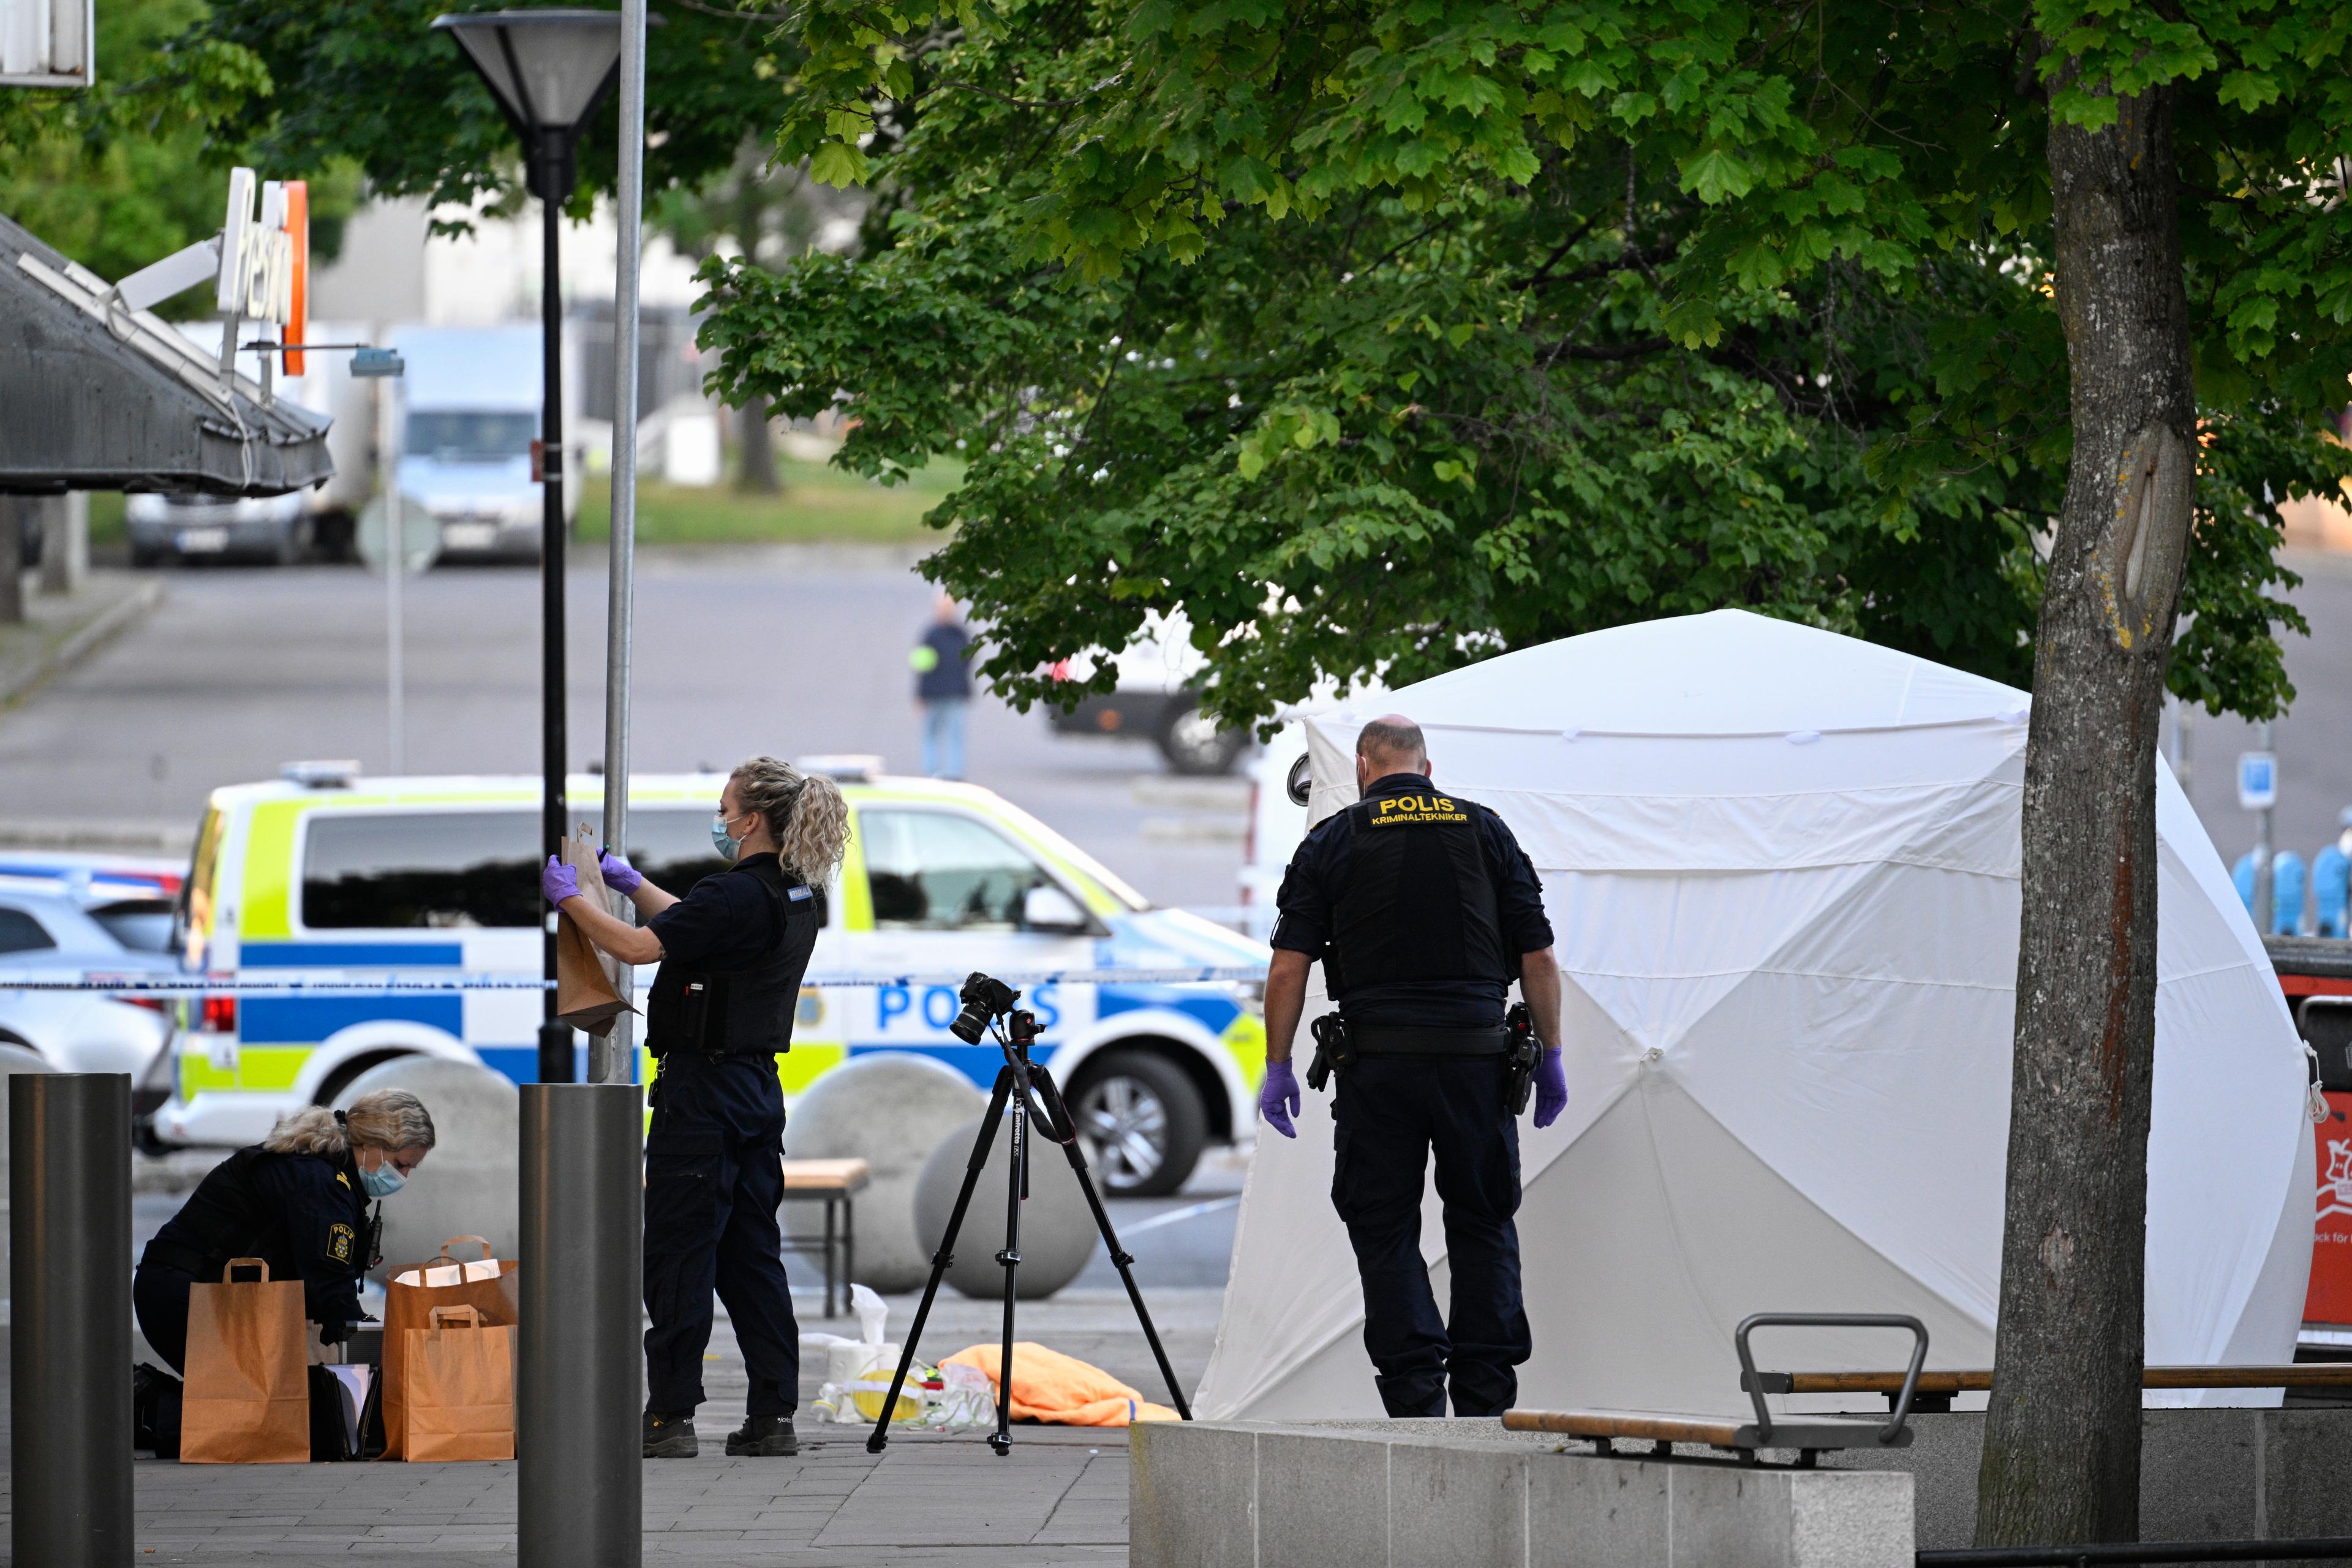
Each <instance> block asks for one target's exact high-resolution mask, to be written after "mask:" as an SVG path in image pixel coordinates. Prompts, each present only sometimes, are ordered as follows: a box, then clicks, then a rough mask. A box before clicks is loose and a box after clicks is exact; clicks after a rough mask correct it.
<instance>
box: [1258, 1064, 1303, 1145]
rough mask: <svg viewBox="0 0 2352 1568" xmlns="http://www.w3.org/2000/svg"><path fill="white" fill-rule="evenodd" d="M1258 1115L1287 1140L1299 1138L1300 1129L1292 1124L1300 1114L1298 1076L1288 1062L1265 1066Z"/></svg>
mask: <svg viewBox="0 0 2352 1568" xmlns="http://www.w3.org/2000/svg"><path fill="white" fill-rule="evenodd" d="M1257 1113H1258V1114H1259V1115H1260V1116H1263V1117H1265V1124H1266V1125H1267V1126H1268V1127H1271V1128H1273V1129H1274V1130H1275V1131H1276V1132H1279V1133H1281V1134H1282V1135H1283V1136H1284V1137H1285V1138H1296V1137H1297V1136H1298V1129H1297V1128H1296V1127H1294V1126H1292V1125H1291V1122H1290V1119H1291V1118H1292V1117H1294V1116H1296V1115H1297V1114H1298V1075H1297V1073H1294V1072H1292V1071H1291V1070H1290V1064H1289V1063H1288V1062H1268V1063H1266V1064H1265V1082H1264V1083H1262V1084H1260V1085H1259V1086H1258V1090H1257Z"/></svg>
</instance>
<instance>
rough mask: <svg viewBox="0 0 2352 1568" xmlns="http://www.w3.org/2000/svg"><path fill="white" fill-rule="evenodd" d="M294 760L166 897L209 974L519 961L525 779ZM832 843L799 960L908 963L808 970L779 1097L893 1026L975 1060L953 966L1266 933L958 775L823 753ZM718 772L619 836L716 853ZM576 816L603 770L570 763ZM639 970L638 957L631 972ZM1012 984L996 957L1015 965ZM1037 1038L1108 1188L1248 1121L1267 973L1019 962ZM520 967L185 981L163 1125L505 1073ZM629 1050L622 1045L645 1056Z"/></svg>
mask: <svg viewBox="0 0 2352 1568" xmlns="http://www.w3.org/2000/svg"><path fill="white" fill-rule="evenodd" d="M297 771H300V772H301V773H302V776H303V777H304V778H305V779H307V780H308V781H309V782H307V783H296V782H290V781H289V782H281V783H274V784H238V785H234V786H232V787H229V788H226V789H220V790H215V792H214V793H213V796H212V802H211V805H210V807H209V809H208V810H207V811H206V813H205V820H204V825H203V827H202V830H201V832H200V834H199V836H198V839H197V844H196V850H195V855H194V860H193V863H192V865H191V867H190V869H189V873H188V878H187V881H186V884H185V887H184V890H183V894H182V898H181V903H180V934H181V942H182V946H183V956H184V960H185V962H186V963H187V964H188V965H189V966H190V967H191V968H198V969H202V970H204V971H205V972H206V973H227V974H236V975H243V976H247V977H253V978H265V977H267V976H268V975H270V974H273V973H277V974H282V973H285V972H286V971H287V970H288V969H289V968H293V969H301V970H307V971H320V970H333V969H339V968H340V969H346V970H355V971H356V970H364V971H366V972H368V973H371V974H383V973H394V974H400V975H409V976H417V975H430V974H435V973H443V974H454V973H461V972H473V973H498V974H509V975H516V976H523V975H534V976H535V975H536V974H538V973H539V965H540V945H541V931H542V929H543V925H542V922H543V920H544V916H545V906H544V904H543V903H542V902H541V899H540V893H539V866H540V862H541V853H540V848H539V836H540V818H539V798H540V784H539V781H538V780H537V779H535V778H396V779H381V780H362V779H360V778H357V777H352V776H347V775H336V774H333V773H322V772H320V771H319V770H316V769H310V770H297ZM837 776H840V777H841V785H842V793H843V795H845V798H846V799H847V802H848V805H849V808H850V812H851V825H850V826H851V834H850V840H849V850H848V856H847V858H846V860H845V863H844V865H843V867H842V869H841V874H840V878H839V879H838V880H837V881H836V882H835V884H834V885H833V887H832V888H831V889H828V890H827V894H826V897H825V900H824V927H823V931H822V932H821V934H820V936H819V938H818V941H817V947H816V952H815V954H814V958H813V959H812V961H811V973H812V974H814V975H816V976H818V977H820V978H822V977H823V976H824V975H826V974H828V973H830V974H835V975H839V974H842V973H854V974H877V973H878V974H895V975H907V976H913V977H919V978H917V979H916V981H915V983H912V984H813V985H811V986H809V987H807V988H806V989H804V990H803V992H802V993H801V997H800V1005H799V1012H798V1015H797V1018H796V1022H795V1027H794V1030H793V1048H792V1051H791V1053H790V1054H789V1055H786V1056H784V1057H782V1058H780V1059H779V1061H778V1063H777V1068H778V1074H779V1076H780V1078H781V1079H782V1084H783V1089H784V1092H785V1095H786V1097H787V1099H788V1100H789V1099H791V1098H793V1097H797V1096H798V1095H799V1094H800V1093H801V1092H802V1091H803V1090H804V1089H807V1088H808V1086H809V1085H810V1084H811V1083H812V1082H814V1080H815V1079H817V1078H819V1077H820V1076H822V1075H823V1074H824V1072H825V1071H826V1070H828V1069H829V1068H833V1067H835V1066H837V1065H838V1064H839V1063H841V1062H842V1061H844V1060H845V1059H847V1058H850V1057H853V1056H859V1055H864V1054H866V1053H867V1052H872V1051H893V1050H895V1051H908V1052H913V1053H915V1054H918V1055H921V1056H927V1057H930V1058H934V1059H936V1060H939V1061H942V1062H946V1063H948V1064H949V1065H950V1066H952V1067H954V1068H957V1069H958V1070H960V1071H961V1072H963V1073H965V1074H966V1075H967V1076H969V1077H970V1078H971V1079H972V1080H973V1081H974V1082H976V1083H979V1084H982V1085H986V1084H989V1083H991V1082H992V1080H993V1079H994V1077H995V1074H996V1069H997V1068H998V1067H999V1066H1000V1065H1001V1063H1002V1060H1003V1058H1002V1057H1001V1055H1000V1054H999V1053H998V1051H997V1049H996V1047H993V1046H967V1045H964V1044H963V1043H961V1041H959V1040H957V1039H956V1038H955V1037H954V1036H953V1035H951V1034H950V1032H949V1029H948V1025H949V1024H950V1021H951V1020H953V1019H954V1017H955V1016H956V1013H957V1011H958V1003H957V999H956V982H957V981H960V980H961V977H962V976H963V975H964V974H966V973H969V972H971V971H972V970H975V969H979V970H988V971H991V972H1003V973H1036V972H1040V971H1045V972H1052V971H1055V970H1084V969H1093V968H1097V967H1116V968H1120V969H1134V968H1144V969H1167V968H1187V967H1194V966H1199V967H1235V968H1259V967H1262V966H1263V965H1264V963H1265V959H1266V956H1267V955H1266V950H1265V948H1264V947H1263V946H1261V945H1259V944H1258V943H1255V942H1250V941H1248V940H1247V939H1245V938H1244V937H1241V936H1237V935H1235V934H1234V932H1232V931H1227V930H1225V929H1223V927H1220V926H1217V925H1213V924H1212V923H1211V922H1209V921H1205V920H1202V919H1200V918H1199V917H1197V916H1194V915H1191V914H1187V913H1185V912H1183V911H1181V910H1159V909H1154V908H1152V907H1151V905H1150V903H1149V902H1148V901H1147V900H1144V899H1143V897H1142V896H1141V895H1140V894H1139V893H1137V892H1136V891H1135V890H1134V889H1131V888H1129V886H1128V885H1127V884H1126V883H1124V882H1122V881H1121V880H1119V879H1118V877H1117V876H1115V875H1114V874H1113V873H1112V872H1111V871H1109V870H1108V868H1105V867H1104V866H1102V865H1101V864H1099V863H1098V862H1097V861H1096V860H1095V859H1093V858H1091V857H1090V856H1088V855H1087V854H1086V853H1085V852H1084V851H1083V850H1081V849H1079V848H1078V847H1076V845H1074V844H1072V843H1070V842H1069V841H1068V840H1067V839H1066V838H1064V837H1061V836H1060V835H1059V834H1057V833H1055V832H1054V830H1053V829H1051V828H1049V827H1047V826H1045V824H1044V823H1042V822H1039V821H1038V820H1037V819H1036V818H1034V817H1033V816H1029V815H1028V814H1027V813H1026V812H1024V811H1022V810H1021V809H1020V808H1018V807H1017V806H1014V805H1012V804H1011V803H1009V802H1007V801H1005V800H1003V799H1002V798H1001V797H999V796H998V795H994V794H993V793H992V792H990V791H988V790H985V789H982V788H979V787H977V786H974V785H971V784H949V783H944V782H940V781H936V780H929V779H907V778H891V777H884V776H876V775H874V774H872V773H866V772H864V771H861V770H857V769H854V768H844V769H842V770H841V771H840V773H839V774H837ZM725 783H726V780H725V779H724V778H723V777H720V776H717V775H709V774H703V775H694V774H688V775H667V776H646V777H640V778H638V779H637V780H635V784H634V785H633V787H632V790H631V800H632V805H631V806H630V810H629V846H628V853H629V858H631V860H632V861H633V862H635V865H636V866H637V868H638V869H640V870H641V871H643V872H644V873H645V874H646V876H647V877H649V878H651V879H653V880H654V881H655V883H656V885H658V886H660V887H662V888H664V889H667V890H668V891H670V892H673V893H679V894H683V893H684V892H686V891H687V890H688V889H689V888H690V887H691V886H692V885H693V884H694V883H695V882H696V881H697V880H698V879H701V878H703V877H705V876H709V875H710V874H712V873H714V872H717V871H719V870H721V869H723V865H722V863H721V862H720V861H719V860H718V859H717V858H715V857H714V856H713V854H712V852H711V848H710V838H709V821H710V811H711V807H712V805H713V804H714V803H715V802H716V801H717V800H718V798H719V790H720V789H721V788H722V787H723V785H724V784H725ZM570 791H571V800H572V806H573V809H574V810H575V811H576V812H577V813H579V814H580V815H582V816H587V817H589V818H590V819H591V820H593V816H594V814H595V812H596V811H597V809H598V805H599V803H600V802H601V801H602V800H603V798H604V795H603V791H604V781H603V780H602V779H601V778H599V777H595V776H592V775H581V776H576V777H574V778H573V779H572V782H571V784H570ZM652 977H653V976H652V971H651V970H650V969H649V968H648V969H647V970H646V971H643V972H641V973H640V974H639V976H638V984H639V985H640V988H641V993H642V989H643V988H644V987H646V986H649V985H650V984H651V982H652ZM1016 984H1018V982H1016ZM1026 990H1027V993H1028V994H1027V996H1026V998H1025V1000H1024V1005H1025V1006H1027V1007H1029V1008H1031V1009H1033V1010H1034V1012H1035V1013H1036V1016H1037V1020H1038V1023H1039V1025H1040V1026H1041V1040H1042V1043H1043V1045H1044V1047H1045V1053H1044V1055H1043V1057H1042V1059H1044V1060H1045V1061H1046V1062H1047V1064H1048V1065H1049V1066H1050V1067H1051V1068H1053V1070H1054V1072H1055V1076H1056V1077H1057V1078H1058V1079H1060V1080H1061V1082H1062V1083H1063V1084H1064V1085H1065V1087H1066V1093H1067V1097H1068V1100H1069V1102H1070V1104H1071V1106H1072V1108H1073V1110H1074V1111H1075V1113H1076V1116H1077V1118H1078V1121H1079V1122H1080V1125H1081V1129H1082V1131H1084V1132H1085V1134H1086V1136H1087V1140H1088V1142H1089V1143H1090V1145H1091V1146H1092V1149H1093V1152H1094V1154H1095V1156H1096V1157H1097V1169H1098V1170H1099V1172H1100V1173H1101V1174H1102V1177H1103V1182H1104V1185H1105V1186H1106V1187H1108V1189H1109V1190H1110V1191H1112V1192H1117V1193H1125V1194H1157V1193H1167V1192H1172V1191H1174V1190H1175V1189H1176V1188H1177V1187H1179V1186H1181V1184H1183V1181H1184V1179H1185V1177H1186V1176H1187V1175H1189V1174H1190V1173H1192V1167H1193V1164H1194V1163H1195V1162H1196V1161H1197V1160H1198V1159H1199V1157H1200V1154H1201V1152H1202V1148H1203V1147H1204V1146H1205V1145H1207V1144H1209V1143H1212V1142H1231V1141H1233V1140H1234V1139H1237V1138H1245V1137H1248V1136H1249V1135H1250V1133H1251V1128H1252V1125H1253V1122H1252V1114H1251V1108H1252V1107H1253V1105H1254V1104H1255V1092H1256V1084H1257V1081H1258V1079H1260V1078H1261V1077H1262V1076H1263V1075H1264V1072H1265V1024H1264V1020H1263V1017H1262V1015H1261V1014H1260V1012H1259V1011H1258V1005H1257V997H1258V995H1259V994H1261V991H1262V988H1261V987H1260V986H1257V985H1255V984H1249V983H1246V982H1244V983H1227V982H1219V983H1214V984H1150V983H1143V984H1118V985H1097V984H1087V983H1079V984H1071V983H1057V982H1046V983H1045V984H1030V985H1028V986H1026ZM540 1012H541V1002H540V997H539V994H537V993H535V992H532V991H529V990H505V991H487V990H485V991H473V992H467V993H460V992H457V991H451V992H448V993H446V994H424V993H417V992H394V993H383V994H376V995H366V994H356V995H354V994H338V995H332V996H327V995H319V996H305V995H289V996H267V995H253V996H245V997H239V996H236V995H233V994H218V995H208V996H205V997H204V998H202V999H201V1000H200V1001H199V1002H198V1003H196V1004H195V1005H194V1006H193V1007H192V1008H191V1010H190V1014H189V1017H188V1025H189V1026H188V1029H187V1031H186V1033H185V1034H184V1036H183V1037H182V1042H181V1046H180V1050H179V1055H178V1061H177V1073H176V1075H175V1084H174V1090H173V1097H172V1099H171V1100H170V1101H169V1102H168V1103H167V1104H165V1105H164V1106H163V1109H162V1110H160V1111H159V1112H158V1113H157V1116H156V1119H155V1125H156V1128H157V1131H158V1133H159V1135H160V1136H161V1137H162V1138H163V1139H164V1140H165V1141H166V1142H174V1143H204V1144H228V1145H235V1144H238V1143H246V1142H252V1141H253V1140H255V1139H256V1138H258V1137H260V1136H261V1135H262V1134H263V1133H264V1132H266V1131H268V1128H269V1125H270V1123H271V1122H272V1121H274V1120H275V1119H276V1118H277V1117H278V1115H280V1114H282V1113H283V1112H285V1111H287V1110H292V1109H295V1108H297V1107H299V1106H302V1105H308V1104H313V1103H316V1104H325V1103H327V1102H329V1101H331V1100H333V1099H334V1097H335V1096H336V1095H337V1094H338V1093H339V1092H340V1091H341V1089H342V1088H343V1086H344V1085H345V1084H347V1083H349V1082H350V1081H351V1080H352V1079H353V1078H355V1077H357V1076H358V1075H359V1074H360V1073H362V1072H365V1071H366V1070H367V1069H368V1068H372V1067H373V1066H375V1065H376V1064H377V1063H379V1062H382V1061H384V1060H386V1059H388V1058H394V1057H399V1056H404V1055H411V1054H417V1055H426V1056H440V1057H449V1058H457V1059H461V1060H468V1061H480V1062H483V1063H486V1064H488V1066H490V1067H492V1068H496V1069H498V1070H499V1071H500V1072H503V1073H505V1074H506V1075H507V1076H508V1077H509V1078H511V1079H515V1080H516V1081H518V1082H526V1081H529V1080H530V1079H532V1078H533V1077H535V1076H536V1074H537V1071H538V1048H537V1045H536V1037H537V1030H538V1026H539V1022H540ZM639 1070H640V1073H642V1072H643V1070H644V1064H643V1063H640V1066H639Z"/></svg>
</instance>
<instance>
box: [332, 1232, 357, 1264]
mask: <svg viewBox="0 0 2352 1568" xmlns="http://www.w3.org/2000/svg"><path fill="white" fill-rule="evenodd" d="M357 1240H358V1237H355V1236H354V1235H353V1234H352V1227H351V1226H347V1225H331V1226H328V1227H327V1256H328V1257H329V1258H332V1259H333V1260H334V1261H335V1262H337V1263H349V1262H350V1261H351V1260H352V1246H353V1245H354V1243H355V1242H356V1241H357Z"/></svg>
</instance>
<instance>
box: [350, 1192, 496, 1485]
mask: <svg viewBox="0 0 2352 1568" xmlns="http://www.w3.org/2000/svg"><path fill="white" fill-rule="evenodd" d="M468 1241H470V1242H472V1243H474V1244H475V1245H476V1246H478V1247H480V1248H481V1250H482V1255H481V1257H479V1258H467V1259H465V1260H464V1261H462V1262H461V1261H459V1260H458V1259H457V1258H452V1257H451V1256H450V1255H449V1249H450V1248H451V1247H457V1246H460V1245H461V1244H463V1243H465V1242H468ZM516 1267H517V1266H516V1265H515V1263H514V1262H513V1261H512V1260H511V1259H501V1258H492V1257H491V1256H490V1244H489V1243H488V1241H486V1240H484V1239H483V1238H482V1237H478V1236H453V1237H450V1238H449V1239H448V1240H446V1241H445V1242H443V1243H442V1244H441V1254H440V1256H439V1257H438V1258H434V1259H432V1260H431V1261H429V1262H425V1263H419V1264H415V1265H413V1266H411V1267H409V1268H402V1269H398V1270H395V1271H394V1274H393V1276H392V1278H391V1279H388V1280H386V1281H385V1282H384V1289H383V1458H387V1459H410V1458H416V1456H415V1455H414V1454H412V1453H410V1452H409V1450H408V1442H407V1436H408V1428H407V1415H408V1375H407V1373H408V1349H409V1338H408V1337H409V1335H410V1333H411V1332H412V1331H416V1330H420V1329H426V1328H430V1327H432V1323H433V1318H432V1314H433V1309H435V1308H436V1307H471V1308H473V1309H474V1310H475V1312H476V1313H477V1314H478V1318H479V1321H480V1322H481V1323H482V1325H483V1326H484V1327H486V1328H512V1327H513V1326H514V1325H515V1324H517V1323H519V1322H520V1321H522V1300H521V1297H520V1294H519V1293H518V1290H517V1281H516V1278H515V1269H516Z"/></svg>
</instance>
